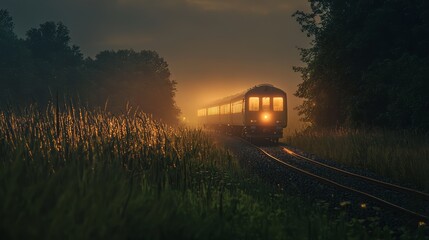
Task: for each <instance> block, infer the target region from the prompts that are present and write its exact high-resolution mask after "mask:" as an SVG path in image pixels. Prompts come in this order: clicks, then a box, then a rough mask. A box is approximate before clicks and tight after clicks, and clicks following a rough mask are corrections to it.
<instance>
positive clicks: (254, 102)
mask: <svg viewBox="0 0 429 240" xmlns="http://www.w3.org/2000/svg"><path fill="white" fill-rule="evenodd" d="M249 111H259V98H258V97H249Z"/></svg>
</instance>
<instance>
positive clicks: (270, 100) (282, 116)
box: [244, 85, 287, 141]
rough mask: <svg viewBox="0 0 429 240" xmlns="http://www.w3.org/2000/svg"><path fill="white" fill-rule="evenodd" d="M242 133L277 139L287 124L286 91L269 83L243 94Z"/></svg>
mask: <svg viewBox="0 0 429 240" xmlns="http://www.w3.org/2000/svg"><path fill="white" fill-rule="evenodd" d="M244 101H245V111H244V135H245V136H246V137H247V138H251V139H254V138H268V139H272V140H273V141H278V139H279V138H282V137H283V128H285V127H286V126H287V97H286V93H285V92H284V91H282V90H280V89H278V88H275V87H273V86H271V85H260V86H257V87H254V88H252V89H251V90H249V91H248V92H247V93H246V95H245V100H244Z"/></svg>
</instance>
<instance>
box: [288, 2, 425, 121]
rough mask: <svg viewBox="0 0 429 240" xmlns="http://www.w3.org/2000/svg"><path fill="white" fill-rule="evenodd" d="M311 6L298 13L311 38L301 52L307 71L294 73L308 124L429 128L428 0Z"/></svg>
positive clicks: (298, 17) (297, 93)
mask: <svg viewBox="0 0 429 240" xmlns="http://www.w3.org/2000/svg"><path fill="white" fill-rule="evenodd" d="M310 4H311V12H310V13H304V12H302V11H298V12H296V13H295V14H294V16H295V17H296V19H297V21H298V22H299V23H300V24H301V27H302V31H304V32H306V33H307V35H308V36H309V37H311V38H312V39H313V41H312V46H311V47H310V48H309V49H301V59H302V61H303V62H304V63H305V66H304V67H296V68H295V70H296V71H298V72H300V73H301V75H302V78H303V82H302V83H301V84H300V85H299V86H298V90H297V92H296V93H295V94H296V96H298V97H301V98H304V99H305V100H304V103H303V104H302V105H301V106H300V107H299V108H298V109H299V113H300V114H301V116H302V117H303V119H304V120H305V121H308V122H311V123H312V124H313V125H314V126H316V127H335V126H365V127H389V128H426V129H428V122H429V121H428V120H429V118H428V114H427V113H426V112H427V111H425V110H424V109H425V108H427V107H428V104H427V103H428V102H429V99H428V95H427V94H425V92H427V91H429V85H428V82H429V81H428V77H427V76H428V75H427V73H428V70H427V69H428V67H427V66H428V65H427V63H428V57H429V28H428V27H429V25H428V24H429V21H428V19H429V18H428V16H429V10H428V9H429V4H428V2H427V1H424V0H410V1H401V0H380V1H372V0H311V1H310ZM399 69H400V71H399Z"/></svg>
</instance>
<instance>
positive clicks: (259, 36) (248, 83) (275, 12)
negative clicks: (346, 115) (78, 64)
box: [0, 0, 310, 130]
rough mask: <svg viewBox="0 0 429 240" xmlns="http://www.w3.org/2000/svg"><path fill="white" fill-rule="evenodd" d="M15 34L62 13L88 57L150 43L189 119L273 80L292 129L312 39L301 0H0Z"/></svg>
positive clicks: (59, 18) (305, 6) (145, 47)
mask: <svg viewBox="0 0 429 240" xmlns="http://www.w3.org/2000/svg"><path fill="white" fill-rule="evenodd" d="M0 8H5V9H8V10H9V12H10V14H11V15H12V17H13V20H14V23H15V32H16V33H17V34H18V36H20V37H24V36H25V32H26V31H27V30H29V29H30V28H33V27H38V26H39V24H41V23H44V22H46V21H55V22H58V21H61V22H63V23H64V24H65V25H66V26H67V27H68V28H69V30H70V36H71V39H72V43H73V44H75V45H77V46H79V47H80V48H81V51H82V53H83V54H84V55H85V56H88V57H95V55H96V54H97V53H98V52H100V51H102V50H118V49H134V50H136V51H140V50H155V51H157V52H158V53H159V54H160V56H162V57H163V58H164V59H165V60H166V61H167V62H168V64H169V68H170V71H171V73H172V79H173V80H175V81H176V82H177V83H178V85H177V95H176V103H177V105H178V106H179V108H180V109H181V110H182V115H183V116H184V117H186V118H187V119H188V120H190V121H191V122H192V121H193V120H194V119H195V115H196V109H197V108H198V107H199V106H201V105H204V104H206V103H208V102H210V101H213V100H216V99H219V98H222V97H225V96H228V95H232V94H235V93H237V92H241V91H243V90H245V89H248V88H250V87H252V86H255V85H257V84H261V83H270V84H273V85H274V86H276V87H279V88H281V89H283V90H284V91H286V93H287V94H288V99H289V103H288V107H289V129H291V130H293V129H295V128H299V124H298V123H297V120H298V116H297V113H296V110H294V109H293V108H294V107H296V106H297V105H299V104H300V102H301V100H300V99H298V98H296V97H295V96H293V93H294V92H295V91H296V89H297V85H298V84H299V83H300V82H301V81H302V80H301V78H300V75H299V73H295V72H294V71H293V70H292V67H293V66H302V63H301V62H300V58H299V50H298V48H307V47H309V42H310V40H309V39H308V38H307V36H306V35H305V34H304V33H302V32H301V31H300V26H299V24H298V23H297V22H296V20H295V19H294V18H293V17H292V14H293V13H294V12H295V11H296V10H305V11H306V10H308V8H309V4H308V2H307V1H306V0H37V1H34V0H1V2H0Z"/></svg>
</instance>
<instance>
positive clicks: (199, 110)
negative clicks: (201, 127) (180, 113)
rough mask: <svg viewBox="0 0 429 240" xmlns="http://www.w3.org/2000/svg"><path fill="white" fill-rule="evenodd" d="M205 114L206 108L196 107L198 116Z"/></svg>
mask: <svg viewBox="0 0 429 240" xmlns="http://www.w3.org/2000/svg"><path fill="white" fill-rule="evenodd" d="M206 114H207V113H206V109H205V108H203V109H198V113H197V115H198V117H204V116H205V115H206Z"/></svg>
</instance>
